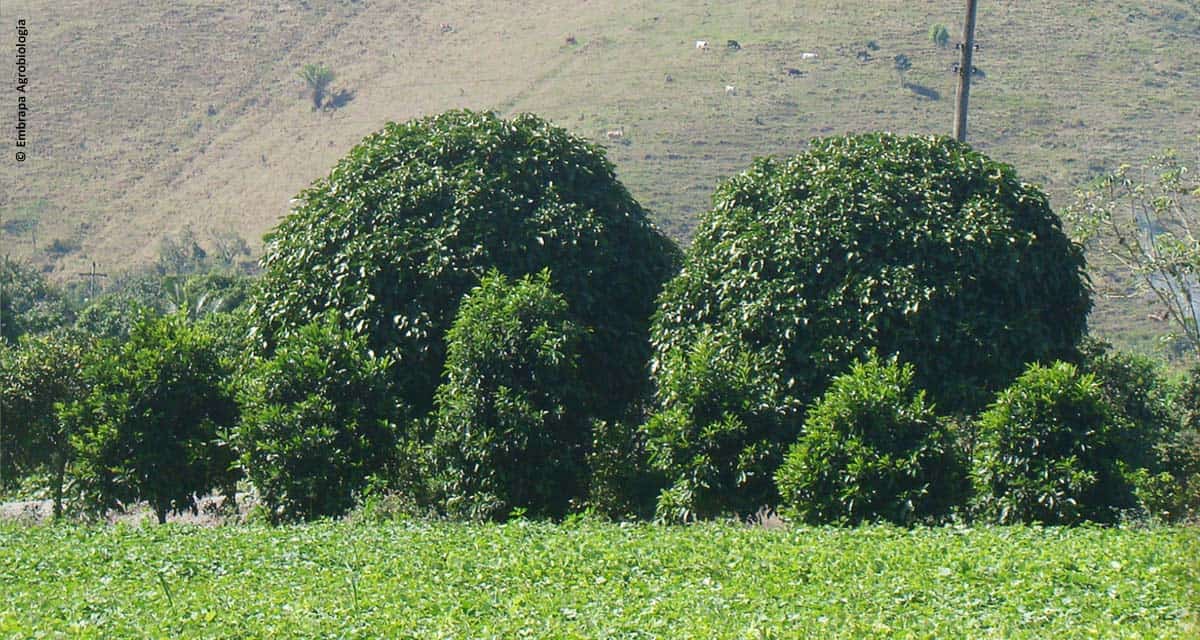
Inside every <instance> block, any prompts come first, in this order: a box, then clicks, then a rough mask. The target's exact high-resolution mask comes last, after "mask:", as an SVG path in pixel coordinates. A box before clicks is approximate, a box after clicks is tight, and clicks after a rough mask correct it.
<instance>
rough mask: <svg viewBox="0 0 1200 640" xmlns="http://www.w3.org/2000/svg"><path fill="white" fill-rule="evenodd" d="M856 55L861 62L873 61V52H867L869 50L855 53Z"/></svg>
mask: <svg viewBox="0 0 1200 640" xmlns="http://www.w3.org/2000/svg"><path fill="white" fill-rule="evenodd" d="M854 57H856V58H858V61H859V62H870V61H871V54H869V53H867V51H866V50H865V49H864V50H862V51H859V52H858V53H856V54H854Z"/></svg>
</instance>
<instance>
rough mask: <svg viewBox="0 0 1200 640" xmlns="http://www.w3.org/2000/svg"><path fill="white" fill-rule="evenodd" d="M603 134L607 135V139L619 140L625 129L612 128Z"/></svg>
mask: <svg viewBox="0 0 1200 640" xmlns="http://www.w3.org/2000/svg"><path fill="white" fill-rule="evenodd" d="M604 135H606V136H608V139H609V140H620V139H621V138H624V137H625V131H624V130H621V129H613V130H612V131H609V132H608V133H606V134H604Z"/></svg>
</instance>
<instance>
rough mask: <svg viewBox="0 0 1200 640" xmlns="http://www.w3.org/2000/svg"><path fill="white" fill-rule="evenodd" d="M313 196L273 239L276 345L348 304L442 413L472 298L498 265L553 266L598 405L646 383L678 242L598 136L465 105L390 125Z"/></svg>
mask: <svg viewBox="0 0 1200 640" xmlns="http://www.w3.org/2000/svg"><path fill="white" fill-rule="evenodd" d="M299 200H300V203H299V204H298V205H297V207H296V209H295V210H294V211H293V212H292V213H291V214H290V215H289V216H288V217H287V218H286V219H285V220H284V221H283V222H282V223H281V224H280V225H279V226H278V227H277V228H276V229H275V230H274V231H273V232H272V233H270V234H269V235H268V236H267V247H266V255H265V257H264V258H263V267H264V273H263V277H262V281H261V287H260V289H259V291H258V294H257V297H256V300H255V303H254V309H255V312H254V315H255V317H256V322H257V324H258V331H259V333H260V335H261V336H262V338H263V341H264V344H265V345H266V346H267V347H270V346H271V345H272V344H273V343H274V342H275V341H277V340H278V339H279V338H280V336H281V334H287V333H289V332H293V331H295V330H296V329H297V328H298V327H300V326H303V325H304V324H305V323H307V322H309V320H310V319H311V318H312V317H313V316H314V315H316V314H317V313H319V312H321V311H322V310H324V309H329V308H333V309H336V310H338V311H340V312H341V314H342V317H343V320H344V322H345V323H346V325H347V326H348V327H350V328H351V329H352V330H354V331H355V332H356V333H357V334H359V335H363V336H366V337H367V338H368V342H369V344H370V346H371V348H372V349H374V350H375V351H376V352H379V353H388V354H391V355H392V356H394V359H395V361H396V364H395V367H394V372H395V378H396V382H397V383H398V390H399V391H400V392H401V393H402V394H403V395H404V396H405V400H406V401H408V402H409V403H411V405H412V406H413V407H414V408H415V409H416V410H418V411H420V412H424V411H428V409H429V408H430V407H431V406H432V398H433V392H434V389H435V388H436V387H437V384H438V382H439V377H440V375H441V372H442V367H443V363H444V361H445V345H444V344H443V342H444V334H445V332H446V331H447V329H448V328H449V326H450V323H451V322H452V321H453V319H454V317H455V313H456V311H457V309H458V304H459V301H460V299H461V298H462V296H463V294H464V293H466V292H467V291H468V290H469V289H470V288H471V287H473V286H474V285H475V284H477V283H478V282H479V279H480V278H481V277H482V276H483V274H485V273H486V272H488V271H489V270H490V269H497V270H498V271H499V272H500V273H502V274H504V275H506V276H508V277H521V276H523V275H527V274H532V273H537V272H539V271H540V270H542V269H549V270H550V271H551V273H552V274H553V279H554V283H555V285H556V288H557V289H558V290H559V291H561V292H562V294H563V296H564V297H565V298H566V301H567V304H568V306H569V311H570V314H571V316H572V320H573V322H576V323H577V324H578V325H580V327H581V328H583V329H584V330H585V331H587V334H586V337H585V338H584V341H583V344H582V345H581V350H580V355H581V361H580V365H581V366H580V368H581V370H582V371H584V372H586V374H587V375H588V376H589V377H588V380H589V381H590V382H591V383H592V384H591V388H592V389H594V390H596V391H597V394H598V396H599V395H603V397H602V398H600V397H597V398H594V399H593V400H594V401H595V402H596V403H597V405H598V409H597V410H598V413H600V414H601V415H603V414H618V413H620V412H622V411H623V410H624V408H625V407H626V405H628V403H629V402H630V401H631V400H632V399H634V398H636V397H638V396H639V395H640V394H642V393H643V392H644V388H645V382H644V380H645V379H646V376H645V373H644V367H645V363H646V361H647V360H648V356H649V346H648V340H647V336H648V327H647V325H648V323H649V317H650V315H651V313H652V311H653V305H654V298H655V296H656V295H657V294H658V292H659V290H660V289H661V287H662V283H663V282H664V281H665V280H666V279H667V278H669V277H670V276H671V275H672V274H673V273H674V270H675V268H676V264H677V260H678V250H677V249H676V248H675V247H674V246H673V245H672V243H671V242H670V241H669V240H668V239H667V238H666V237H665V236H663V235H662V234H661V233H659V232H658V231H657V230H656V229H655V228H654V227H653V226H652V225H651V224H650V223H649V221H648V220H647V217H646V212H645V211H644V210H643V209H642V208H641V206H640V205H639V204H638V203H637V202H636V201H635V200H634V199H633V198H632V197H630V195H629V193H628V192H627V191H626V190H625V188H624V187H623V186H621V184H620V183H619V182H618V181H617V179H616V177H615V175H614V173H613V167H612V165H611V164H610V163H609V162H608V160H607V159H605V157H604V154H603V152H602V151H601V150H600V149H598V148H596V147H595V146H593V145H591V144H589V143H587V142H585V141H583V140H582V139H580V138H577V137H575V136H572V135H570V134H569V133H567V132H566V131H565V130H563V129H560V128H557V127H554V126H551V125H550V124H549V123H547V122H545V121H544V120H541V119H539V118H537V117H536V116H532V115H520V116H517V117H516V118H514V119H511V120H504V119H501V118H499V117H497V116H496V115H494V114H489V113H474V112H470V111H452V112H448V113H445V114H442V115H439V116H435V117H429V118H424V119H420V120H412V121H409V122H405V123H403V124H395V123H392V124H388V125H387V126H386V127H385V128H384V129H383V130H382V131H380V132H378V133H375V134H373V135H371V136H368V137H367V138H366V139H365V140H363V142H362V143H360V144H359V145H358V146H356V147H355V148H354V149H353V150H351V151H350V153H349V155H348V156H347V157H346V158H344V159H343V160H342V161H341V162H339V163H338V165H337V167H336V168H334V170H333V172H332V173H331V174H330V175H329V176H328V177H327V178H324V179H321V180H319V181H317V183H316V184H314V185H313V186H312V188H310V189H308V190H307V191H305V192H303V193H302V194H301V195H300V197H299ZM601 392H602V393H601Z"/></svg>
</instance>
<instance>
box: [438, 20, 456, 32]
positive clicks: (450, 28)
mask: <svg viewBox="0 0 1200 640" xmlns="http://www.w3.org/2000/svg"><path fill="white" fill-rule="evenodd" d="M441 29H442V33H450V32H451V31H454V27H453V26H452V25H451V24H450V23H449V22H443V23H442V24H441Z"/></svg>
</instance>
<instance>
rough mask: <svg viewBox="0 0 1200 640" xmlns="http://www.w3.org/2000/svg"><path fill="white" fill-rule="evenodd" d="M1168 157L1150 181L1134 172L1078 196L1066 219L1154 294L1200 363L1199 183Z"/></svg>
mask: <svg viewBox="0 0 1200 640" xmlns="http://www.w3.org/2000/svg"><path fill="white" fill-rule="evenodd" d="M1192 170H1193V169H1192V168H1189V167H1188V166H1187V165H1186V164H1184V163H1183V162H1181V161H1180V160H1179V157H1178V155H1177V154H1176V153H1175V152H1173V151H1168V152H1166V153H1165V154H1164V155H1162V156H1158V157H1155V158H1153V159H1152V161H1151V166H1150V168H1149V169H1148V171H1149V172H1150V173H1152V174H1153V177H1152V178H1150V179H1145V178H1143V177H1142V174H1141V173H1140V172H1138V171H1136V170H1134V169H1132V168H1131V167H1129V166H1128V165H1122V166H1121V167H1119V168H1118V169H1117V171H1116V172H1114V173H1112V174H1109V175H1106V176H1104V177H1102V178H1100V179H1099V180H1097V181H1096V182H1095V183H1094V184H1092V185H1091V186H1089V187H1087V188H1085V189H1082V190H1080V191H1078V192H1077V193H1076V202H1075V204H1074V205H1073V206H1072V207H1071V208H1070V209H1069V210H1068V212H1067V215H1066V218H1067V220H1068V222H1069V223H1070V224H1071V226H1072V227H1073V234H1074V236H1075V238H1076V240H1077V241H1079V242H1080V243H1081V244H1084V245H1085V246H1087V247H1088V248H1089V249H1090V250H1092V251H1094V252H1098V253H1099V254H1100V255H1102V256H1103V257H1105V258H1106V259H1108V260H1112V261H1115V262H1116V263H1117V264H1119V265H1121V266H1122V267H1123V268H1124V269H1125V271H1126V272H1127V273H1128V274H1129V275H1131V276H1132V277H1133V279H1134V282H1135V289H1134V290H1135V292H1150V293H1151V294H1152V296H1153V298H1154V299H1155V300H1156V301H1157V302H1158V303H1159V304H1160V305H1162V307H1163V313H1164V314H1165V317H1166V318H1168V319H1170V321H1171V324H1172V325H1173V326H1174V327H1175V329H1176V330H1178V331H1179V332H1180V337H1181V338H1182V340H1183V341H1184V342H1185V343H1186V344H1187V346H1188V348H1189V349H1190V350H1191V351H1192V353H1193V354H1195V355H1197V356H1200V236H1197V235H1196V233H1194V231H1193V226H1194V225H1195V224H1197V217H1198V216H1200V206H1198V203H1200V184H1197V183H1196V182H1194V178H1193V176H1192V175H1191V173H1192Z"/></svg>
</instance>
